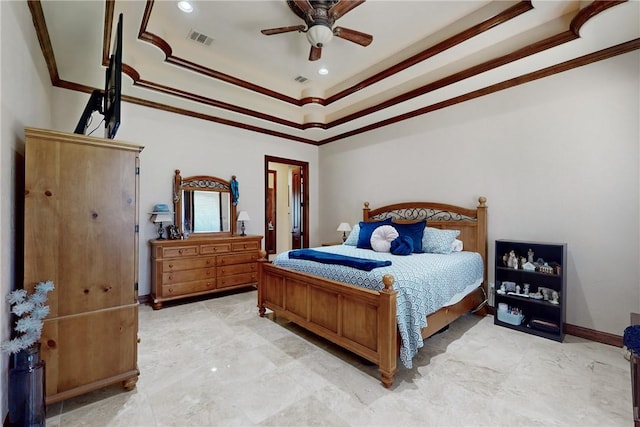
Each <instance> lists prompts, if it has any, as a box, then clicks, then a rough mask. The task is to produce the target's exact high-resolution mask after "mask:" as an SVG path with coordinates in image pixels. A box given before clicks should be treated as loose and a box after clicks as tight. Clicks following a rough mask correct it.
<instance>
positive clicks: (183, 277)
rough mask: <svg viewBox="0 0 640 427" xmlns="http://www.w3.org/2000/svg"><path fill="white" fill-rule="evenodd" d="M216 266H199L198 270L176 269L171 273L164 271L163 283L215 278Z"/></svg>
mask: <svg viewBox="0 0 640 427" xmlns="http://www.w3.org/2000/svg"><path fill="white" fill-rule="evenodd" d="M215 277H216V269H215V268H199V269H196V270H183V271H174V272H171V273H162V283H163V284H165V283H180V282H189V281H192V280H202V279H215Z"/></svg>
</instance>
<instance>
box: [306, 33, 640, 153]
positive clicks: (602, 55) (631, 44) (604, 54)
mask: <svg viewBox="0 0 640 427" xmlns="http://www.w3.org/2000/svg"><path fill="white" fill-rule="evenodd" d="M637 49H640V39H634V40H631V41H628V42H625V43H622V44H619V45H616V46H612V47H609V48H606V49H602V50H600V51H598V52H594V53H590V54H587V55H584V56H581V57H579V58H575V59H571V60H569V61H566V62H563V63H561V64H557V65H552V66H550V67H547V68H543V69H541V70H538V71H533V72H531V73H527V74H524V75H522V76H519V77H514V78H512V79H509V80H505V81H503V82H500V83H496V84H493V85H490V86H487V87H484V88H482V89H477V90H474V91H471V92H468V93H466V94H463V95H459V96H456V97H453V98H449V99H447V100H444V101H440V102H437V103H435V104H431V105H428V106H426V107H422V108H419V109H417V110H413V111H410V112H407V113H404V114H400V115H398V116H395V117H391V118H388V119H385V120H381V121H379V122H376V123H372V124H370V125H367V126H363V127H361V128H359V129H354V130H352V131H349V132H345V133H342V134H339V135H336V136H333V137H331V138H326V139H323V140H321V141H318V145H324V144H328V143H330V142H335V141H339V140H341V139H344V138H348V137H351V136H355V135H358V134H361V133H365V132H369V131H371V130H374V129H379V128H382V127H385V126H389V125H391V124H394V123H398V122H401V121H404V120H408V119H411V118H414V117H417V116H420V115H423V114H427V113H431V112H433V111H436V110H440V109H443V108H446V107H451V106H452V105H456V104H460V103H462V102H465V101H470V100H472V99H476V98H480V97H481V96H485V95H489V94H491V93H495V92H499V91H502V90H505V89H509V88H512V87H515V86H519V85H521V84H525V83H529V82H532V81H534V80H538V79H541V78H543V77H548V76H551V75H553V74H558V73H562V72H564V71H569V70H572V69H574V68H578V67H582V66H584V65H588V64H591V63H593V62H598V61H602V60H604V59H608V58H612V57H614V56H617V55H622V54H624V53H628V52H632V51H634V50H637Z"/></svg>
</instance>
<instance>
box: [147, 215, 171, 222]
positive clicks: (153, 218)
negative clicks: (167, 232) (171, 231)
mask: <svg viewBox="0 0 640 427" xmlns="http://www.w3.org/2000/svg"><path fill="white" fill-rule="evenodd" d="M171 221H173V215H172V214H152V215H151V222H171Z"/></svg>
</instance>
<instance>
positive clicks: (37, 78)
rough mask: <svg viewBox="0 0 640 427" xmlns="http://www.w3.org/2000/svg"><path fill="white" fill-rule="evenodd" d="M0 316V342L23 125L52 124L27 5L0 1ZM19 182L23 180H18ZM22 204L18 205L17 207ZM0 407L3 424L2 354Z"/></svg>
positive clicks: (11, 282) (10, 278)
mask: <svg viewBox="0 0 640 427" xmlns="http://www.w3.org/2000/svg"><path fill="white" fill-rule="evenodd" d="M0 22H1V25H0V64H1V66H0V94H1V95H0V100H1V107H0V183H1V184H0V318H1V319H2V320H1V322H0V323H1V324H2V328H1V329H0V332H1V340H2V341H5V340H6V339H8V338H9V335H10V316H9V311H8V310H9V307H8V305H7V304H6V298H5V297H6V295H7V293H9V292H10V291H11V290H13V289H14V288H15V286H17V285H20V282H22V276H20V277H17V276H18V275H20V270H18V271H16V268H15V264H16V261H19V260H20V258H21V257H22V254H21V253H20V254H16V250H15V248H16V239H20V240H22V236H21V235H20V236H18V235H17V234H18V233H17V232H16V225H17V224H16V214H20V213H19V212H18V213H16V203H15V202H16V200H17V199H23V197H24V196H23V194H21V193H18V192H16V175H17V174H19V173H21V170H22V167H21V166H19V165H20V163H21V162H22V159H23V157H24V127H25V126H34V127H49V126H50V125H51V114H50V111H51V104H50V96H51V81H50V79H49V75H48V73H47V68H46V64H45V62H44V58H43V57H42V53H41V52H40V47H39V45H38V40H37V38H36V35H35V31H34V30H33V24H32V23H31V14H30V13H29V8H28V6H27V2H16V1H14V2H5V1H2V2H0ZM20 181H24V179H23V178H22V179H21V180H20ZM19 205H21V202H20V203H19ZM0 363H1V364H2V368H1V369H2V371H1V372H2V375H1V376H0V405H1V406H0V407H1V412H0V414H1V415H2V420H4V419H5V417H6V414H7V411H8V408H7V369H8V366H9V363H8V357H7V355H6V354H2V355H1V359H0Z"/></svg>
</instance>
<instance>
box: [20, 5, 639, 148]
mask: <svg viewBox="0 0 640 427" xmlns="http://www.w3.org/2000/svg"><path fill="white" fill-rule="evenodd" d="M27 3H28V6H29V10H30V12H31V15H32V20H33V24H34V27H35V31H36V34H37V37H38V41H39V43H40V48H41V50H42V53H43V56H44V59H45V62H46V64H47V68H48V70H49V76H50V79H51V82H52V85H53V86H54V87H61V88H65V89H70V90H76V91H80V92H85V93H91V92H92V91H93V90H94V89H96V88H93V87H90V86H86V85H82V84H78V83H74V82H69V81H65V80H62V79H60V76H59V75H58V69H57V65H56V61H55V56H54V53H53V48H52V45H51V40H50V38H49V33H48V29H47V26H46V22H45V19H44V14H43V11H42V5H41V1H40V0H29V1H28V2H27ZM114 3H115V0H107V1H106V2H105V21H104V22H105V26H107V28H105V29H104V34H103V55H102V56H103V58H102V59H103V65H104V64H105V63H106V62H105V60H104V58H105V55H107V56H108V51H109V49H108V45H109V42H110V34H111V30H110V29H111V26H112V25H111V23H112V21H113V15H114V8H115V5H114ZM621 3H624V1H620V0H615V1H606V0H596V1H594V2H593V3H591V4H589V5H587V6H586V7H584V8H583V9H582V10H580V11H579V12H578V13H577V14H576V16H574V18H573V19H572V21H571V24H570V26H569V29H568V30H567V31H565V32H562V33H559V34H556V35H554V36H551V37H548V38H546V39H544V40H541V41H538V42H535V43H533V44H531V45H529V46H526V47H523V48H520V49H518V50H516V51H514V52H511V53H510V54H507V55H504V56H502V57H499V58H495V59H492V60H489V61H486V62H484V63H482V64H479V65H476V66H474V67H470V68H468V69H466V70H463V71H461V72H459V73H455V74H453V75H451V76H448V77H445V78H443V79H440V80H438V81H437V82H432V83H429V84H427V85H424V86H423V87H421V88H417V89H415V90H412V91H409V92H407V93H405V94H402V95H399V96H397V97H394V98H392V99H389V100H386V101H383V102H381V103H379V104H377V105H376V106H373V107H368V108H366V109H363V110H361V111H358V112H355V113H353V114H351V115H349V116H344V117H341V118H339V119H336V120H334V121H332V122H329V123H317V122H313V123H304V124H300V123H297V122H292V121H289V120H284V119H280V118H278V117H275V116H272V115H268V114H264V113H261V112H258V111H253V110H249V109H246V108H243V107H240V106H236V105H233V104H229V103H225V102H221V101H217V100H214V99H210V98H205V97H202V96H200V95H197V94H191V93H188V92H185V91H180V90H178V89H176V88H170V87H168V86H164V85H160V84H157V83H153V82H149V81H146V80H143V79H141V77H140V74H139V73H138V72H137V71H136V70H135V69H134V68H133V67H131V66H129V65H127V64H123V72H124V73H125V74H126V75H128V76H129V77H130V78H131V79H132V81H133V84H134V85H137V86H140V87H143V88H146V89H150V90H155V91H158V92H161V93H165V94H167V95H170V96H178V97H181V98H183V99H189V100H192V101H194V102H200V103H203V104H204V105H209V106H212V107H215V108H220V109H224V110H228V111H233V112H235V113H238V114H241V115H246V116H250V117H255V118H258V119H261V120H265V121H268V122H272V123H276V124H280V125H282V126H287V127H290V128H292V129H296V130H299V131H304V130H306V129H312V128H319V129H330V128H332V127H335V126H339V125H342V124H344V123H347V122H349V121H352V120H355V119H358V118H361V117H364V116H366V115H368V114H372V113H373V112H375V111H380V110H381V109H385V108H389V107H391V106H393V105H396V104H398V103H401V102H404V101H407V100H409V99H411V98H414V97H417V96H420V95H423V94H425V93H428V92H430V91H433V90H436V89H439V88H442V87H444V86H447V85H450V84H453V83H455V82H458V81H461V80H464V79H466V78H469V77H472V76H474V75H477V74H479V73H482V72H485V71H487V70H490V69H493V68H496V67H498V66H501V65H504V64H507V63H509V62H513V61H515V60H518V59H522V58H525V57H528V56H530V55H532V54H535V53H539V52H541V51H544V50H546V49H549V48H552V47H555V46H558V45H560V44H562V43H566V42H568V41H570V40H575V39H576V38H578V37H579V31H580V29H581V28H582V26H583V25H584V24H585V23H586V22H588V20H589V19H591V18H592V17H594V16H596V15H598V14H599V13H601V12H603V11H604V10H607V9H609V8H611V7H614V6H616V5H618V4H621ZM153 4H154V0H148V1H147V4H146V6H145V12H144V15H143V17H142V19H141V24H140V30H139V35H138V36H139V38H140V39H141V40H144V41H147V42H149V43H152V44H153V45H155V46H156V47H158V48H159V49H161V50H162V51H163V52H164V53H165V55H166V56H167V58H168V62H171V63H173V64H175V65H179V66H193V67H198V66H197V64H192V63H190V62H188V61H185V60H183V59H181V58H175V57H173V56H172V50H171V46H169V44H168V43H166V42H164V41H163V40H162V39H161V38H159V37H157V36H156V35H154V34H151V33H148V32H146V30H145V29H146V26H147V24H148V22H149V17H150V13H151V10H152V8H153ZM530 8H531V2H530V1H529V0H526V1H521V2H519V3H518V4H516V5H514V6H512V7H510V8H509V9H507V10H505V11H504V12H502V13H500V14H498V15H496V16H495V17H493V18H490V19H489V20H487V21H484V22H483V23H480V24H478V25H476V26H474V27H471V28H469V29H467V30H465V31H463V32H461V33H459V34H457V35H455V36H453V37H451V38H450V39H448V40H446V41H444V42H441V43H439V44H437V45H435V46H432V47H430V48H429V49H426V50H425V51H423V52H422V53H420V54H418V55H416V56H414V57H412V58H410V59H409V60H406V61H407V62H406V63H405V62H401V63H399V64H396V65H395V66H394V67H397V68H396V71H395V72H399V71H401V70H402V69H403V68H402V67H403V64H404V65H407V64H413V63H417V62H419V60H420V58H423V57H424V58H423V59H421V60H424V59H426V58H428V57H430V56H433V55H434V54H435V53H438V49H443V50H446V49H448V48H449V47H451V46H454V45H456V44H459V43H460V42H461V41H464V40H466V39H468V38H469V37H473V36H474V35H477V34H480V33H481V32H483V31H486V30H487V29H489V28H493V27H495V26H496V25H499V24H502V23H504V22H507V21H509V20H510V19H512V18H513V17H515V16H519V15H520V14H522V13H524V12H526V11H528V10H530ZM639 40H640V39H635V40H631V41H629V42H626V43H622V44H619V45H617V46H613V47H609V48H606V49H603V50H601V51H599V52H595V53H591V54H588V55H585V56H582V57H580V58H576V59H573V60H569V61H566V62H564V63H562V64H557V65H554V66H550V67H547V68H545V69H543V70H539V71H535V72H531V73H527V74H524V75H522V76H518V77H515V78H512V79H509V80H506V81H503V82H500V83H496V84H494V85H490V86H487V87H485V88H481V89H478V90H476V91H472V92H469V93H467V94H463V95H460V96H457V97H453V98H450V99H447V100H443V101H440V102H438V103H435V104H432V105H429V106H426V107H423V108H420V109H417V110H413V111H410V112H407V113H404V114H401V115H397V116H394V117H390V118H388V119H385V120H382V121H378V122H375V123H372V124H369V125H367V126H363V127H360V128H357V129H353V130H351V131H349V132H344V133H342V134H339V135H335V136H333V137H330V138H325V139H322V140H318V141H315V140H312V139H308V138H303V137H298V136H295V135H292V134H288V133H284V132H278V131H273V130H270V129H267V128H264V127H260V126H255V125H249V124H246V123H242V122H240V121H235V120H229V119H224V118H221V117H217V116H213V115H210V114H204V113H199V112H196V111H192V110H187V109H183V108H177V107H172V106H169V105H166V104H163V103H159V102H154V101H149V100H144V99H140V98H137V97H133V96H127V95H123V96H122V100H123V101H125V102H129V103H132V104H137V105H142V106H146V107H150V108H155V109H158V110H162V111H166V112H169V113H174V114H180V115H184V116H189V117H193V118H198V119H201V120H206V121H210V122H214V123H219V124H222V125H226V126H231V127H236V128H240V129H243V130H247V131H251V132H256V133H261V134H265V135H270V136H274V137H278V138H282V139H286V140H290V141H296V142H302V143H305V144H311V145H316V146H320V145H324V144H328V143H331V142H335V141H338V140H341V139H345V138H348V137H351V136H354V135H358V134H362V133H365V132H369V131H371V130H375V129H378V128H381V127H386V126H389V125H392V124H395V123H398V122H401V121H404V120H408V119H411V118H414V117H416V116H419V115H423V114H427V113H430V112H432V111H436V110H439V109H442V108H446V107H450V106H452V105H455V104H458V103H462V102H465V101H468V100H472V99H475V98H478V97H480V96H484V95H488V94H491V93H494V92H498V91H501V90H504V89H508V88H511V87H514V86H517V85H520V84H523V83H527V82H529V81H533V80H537V79H539V78H543V77H547V76H550V75H553V74H556V73H560V72H563V71H567V70H570V69H573V68H576V67H580V66H582V65H587V64H589V63H592V62H596V61H600V60H604V59H608V58H611V57H614V56H617V55H621V54H624V53H628V52H631V51H634V50H637V49H639V48H640V43H639ZM172 61H173V62H172ZM394 67H391V68H390V69H388V70H385V71H383V72H382V73H387V74H385V76H386V77H388V76H390V75H392V74H394V72H393V69H394ZM202 71H206V70H205V69H204V67H203V70H202ZM210 71H211V72H210V74H211V75H210V77H212V78H220V79H222V80H224V81H227V82H229V83H231V84H236V85H238V86H240V87H243V88H245V89H247V90H255V91H257V92H260V89H263V90H264V91H266V92H260V93H263V94H265V95H267V96H270V92H273V91H269V90H268V89H265V88H261V87H260V86H257V85H252V84H251V83H248V82H245V81H243V80H241V79H236V78H234V77H233V76H229V75H226V74H223V73H219V72H216V71H215V70H210ZM196 72H199V71H197V70H196ZM382 73H381V74H380V75H379V76H378V77H379V78H382ZM205 74H206V73H205ZM374 77H375V76H374ZM225 79H227V80H225ZM376 81H378V80H376ZM367 82H368V80H364V81H362V82H360V83H357V84H356V85H354V86H353V89H355V90H360V89H362V88H363V87H366V86H367V85H368V84H367ZM363 84H364V85H363ZM254 86H255V87H254ZM100 90H103V88H100ZM348 90H349V89H347V91H348ZM271 95H274V97H276V98H278V94H277V92H273V93H272V94H271ZM345 96H346V92H345ZM334 97H335V95H334V96H333V97H331V98H330V101H331V102H334V101H335V100H337V99H338V98H334ZM285 98H287V97H285ZM289 98H290V97H289ZM278 99H279V98H278ZM285 102H290V103H292V104H294V105H299V106H301V105H305V104H307V103H316V104H322V105H326V104H327V100H324V99H322V98H318V97H308V98H304V99H302V100H295V99H294V98H290V99H289V100H286V99H285Z"/></svg>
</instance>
